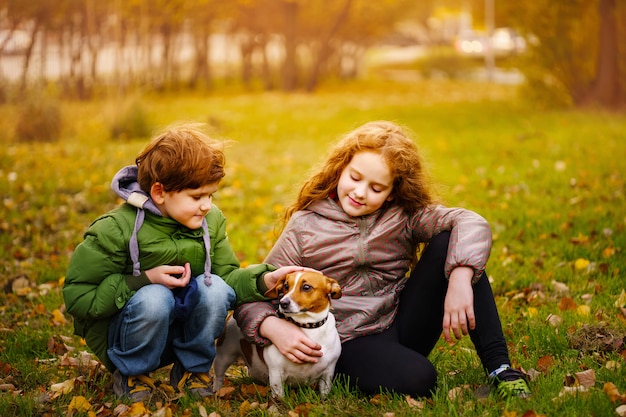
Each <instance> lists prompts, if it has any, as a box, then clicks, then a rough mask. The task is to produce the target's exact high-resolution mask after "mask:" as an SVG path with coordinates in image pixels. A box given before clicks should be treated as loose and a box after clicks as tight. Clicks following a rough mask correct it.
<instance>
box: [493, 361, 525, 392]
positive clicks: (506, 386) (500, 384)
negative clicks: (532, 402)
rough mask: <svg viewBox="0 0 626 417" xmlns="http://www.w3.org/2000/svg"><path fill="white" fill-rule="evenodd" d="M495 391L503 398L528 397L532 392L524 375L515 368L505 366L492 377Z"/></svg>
mask: <svg viewBox="0 0 626 417" xmlns="http://www.w3.org/2000/svg"><path fill="white" fill-rule="evenodd" d="M493 383H494V385H495V386H496V392H497V393H498V394H499V395H500V396H501V397H503V398H510V397H518V398H528V397H530V396H531V395H532V394H531V392H530V388H529V387H528V380H527V378H526V375H525V374H524V373H523V372H522V371H520V370H517V369H513V368H507V369H505V370H504V371H502V372H500V373H499V374H498V375H496V376H495V377H494V378H493Z"/></svg>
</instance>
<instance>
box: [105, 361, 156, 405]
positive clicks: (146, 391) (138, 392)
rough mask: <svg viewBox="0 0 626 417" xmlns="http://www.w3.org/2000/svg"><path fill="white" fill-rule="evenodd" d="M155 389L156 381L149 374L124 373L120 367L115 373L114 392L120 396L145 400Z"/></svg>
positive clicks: (133, 399)
mask: <svg viewBox="0 0 626 417" xmlns="http://www.w3.org/2000/svg"><path fill="white" fill-rule="evenodd" d="M155 389H156V387H155V386H154V381H152V378H150V377H149V376H148V375H130V376H128V375H122V374H121V373H120V371H119V369H116V370H115V372H114V373H113V392H114V393H115V395H117V396H118V397H120V398H130V399H131V400H132V401H133V402H139V401H145V400H147V399H148V398H149V397H150V395H151V394H152V391H153V390H155Z"/></svg>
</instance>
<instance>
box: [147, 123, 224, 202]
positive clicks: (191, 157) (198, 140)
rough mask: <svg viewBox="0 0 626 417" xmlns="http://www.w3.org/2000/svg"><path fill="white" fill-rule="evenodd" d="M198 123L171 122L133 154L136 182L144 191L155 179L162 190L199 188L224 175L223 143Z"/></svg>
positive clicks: (148, 188) (148, 189) (148, 190)
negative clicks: (136, 170) (136, 172)
mask: <svg viewBox="0 0 626 417" xmlns="http://www.w3.org/2000/svg"><path fill="white" fill-rule="evenodd" d="M199 126H200V125H196V124H185V125H179V126H172V127H169V128H167V129H166V130H165V131H163V132H162V133H160V134H159V135H157V136H156V137H155V138H154V139H153V140H152V141H150V143H149V144H148V145H147V146H146V148H145V149H144V150H143V151H141V152H140V153H139V155H137V158H136V159H135V163H136V164H137V167H138V181H139V186H140V187H141V189H142V190H144V191H145V192H148V193H149V192H150V188H151V187H152V185H153V184H154V183H156V182H159V183H161V184H163V187H164V189H165V191H174V192H176V191H181V190H184V189H188V188H200V187H202V186H204V185H207V184H211V183H214V182H217V181H220V180H221V179H222V178H224V175H226V173H225V171H224V166H225V164H226V158H225V156H224V151H223V147H224V145H223V144H220V143H219V142H217V141H215V140H213V139H211V138H209V136H207V135H206V134H204V133H203V132H202V131H201V130H200V127H199Z"/></svg>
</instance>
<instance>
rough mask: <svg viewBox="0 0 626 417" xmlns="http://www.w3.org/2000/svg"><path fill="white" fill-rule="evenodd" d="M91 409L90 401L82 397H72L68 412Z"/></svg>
mask: <svg viewBox="0 0 626 417" xmlns="http://www.w3.org/2000/svg"><path fill="white" fill-rule="evenodd" d="M90 409H91V404H89V401H87V399H86V398H85V397H83V396H82V395H77V396H76V397H72V401H70V405H69V406H68V411H71V410H76V411H78V412H81V411H87V410H90Z"/></svg>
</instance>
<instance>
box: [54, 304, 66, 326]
mask: <svg viewBox="0 0 626 417" xmlns="http://www.w3.org/2000/svg"><path fill="white" fill-rule="evenodd" d="M52 322H53V323H54V324H59V325H61V324H65V323H67V319H66V318H65V316H64V315H63V313H61V310H59V309H58V308H57V309H55V310H54V311H53V312H52Z"/></svg>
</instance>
